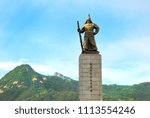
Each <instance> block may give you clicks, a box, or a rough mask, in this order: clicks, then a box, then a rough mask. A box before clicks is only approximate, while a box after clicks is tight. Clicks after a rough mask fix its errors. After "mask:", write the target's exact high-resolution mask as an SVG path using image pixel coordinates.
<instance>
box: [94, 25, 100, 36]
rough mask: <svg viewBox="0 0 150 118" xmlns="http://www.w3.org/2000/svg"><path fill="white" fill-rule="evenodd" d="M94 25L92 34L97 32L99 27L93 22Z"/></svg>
mask: <svg viewBox="0 0 150 118" xmlns="http://www.w3.org/2000/svg"><path fill="white" fill-rule="evenodd" d="M93 25H94V29H95V32H94V34H97V33H98V32H99V29H100V28H99V27H98V25H96V24H93Z"/></svg>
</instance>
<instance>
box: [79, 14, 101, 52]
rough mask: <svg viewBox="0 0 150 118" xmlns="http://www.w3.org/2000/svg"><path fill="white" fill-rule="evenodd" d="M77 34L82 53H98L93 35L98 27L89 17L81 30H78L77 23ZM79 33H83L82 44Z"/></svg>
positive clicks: (97, 30)
mask: <svg viewBox="0 0 150 118" xmlns="http://www.w3.org/2000/svg"><path fill="white" fill-rule="evenodd" d="M78 32H79V36H80V42H81V47H82V53H90V52H98V51H97V46H96V42H95V38H94V35H96V34H97V33H98V32H99V27H98V26H97V25H96V24H94V23H93V22H92V20H91V18H90V15H89V16H88V18H87V20H86V22H85V24H84V26H83V27H82V29H80V27H79V22H78ZM81 33H84V42H83V44H82V39H81Z"/></svg>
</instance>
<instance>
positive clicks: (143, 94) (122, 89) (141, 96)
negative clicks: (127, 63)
mask: <svg viewBox="0 0 150 118" xmlns="http://www.w3.org/2000/svg"><path fill="white" fill-rule="evenodd" d="M103 99H104V100H107V101H109V100H110V101H112V100H113V101H119V100H124V101H150V82H144V83H140V84H135V85H132V86H121V85H115V84H114V85H103Z"/></svg>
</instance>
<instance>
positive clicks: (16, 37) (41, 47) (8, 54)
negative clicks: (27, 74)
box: [0, 0, 150, 85]
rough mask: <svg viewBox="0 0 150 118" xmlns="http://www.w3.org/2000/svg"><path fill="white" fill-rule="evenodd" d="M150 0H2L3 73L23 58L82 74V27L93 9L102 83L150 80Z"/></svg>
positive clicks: (43, 69) (38, 66)
mask: <svg viewBox="0 0 150 118" xmlns="http://www.w3.org/2000/svg"><path fill="white" fill-rule="evenodd" d="M149 5H150V1H149V0H88V1H87V0H13V1H12V0H0V78H1V77H3V76H4V75H5V74H6V73H8V72H9V71H10V70H12V69H14V68H15V67H16V66H18V65H21V64H29V65H30V66H31V67H32V68H33V69H34V70H36V71H37V72H39V73H41V74H45V75H53V74H54V73H55V72H59V73H62V74H63V75H66V76H68V77H71V78H72V79H75V80H79V75H78V66H79V63H78V61H79V55H80V54H81V47H80V42H79V36H78V32H77V23H76V22H77V20H79V21H80V27H82V26H83V25H84V23H85V21H86V19H87V17H88V14H90V16H91V18H92V21H93V22H94V23H96V24H97V25H98V26H100V32H99V33H98V34H97V35H96V36H95V39H96V44H97V47H98V50H99V51H100V54H101V55H102V81H103V84H119V85H133V84H139V83H141V82H149V81H150V7H149ZM82 37H83V35H82Z"/></svg>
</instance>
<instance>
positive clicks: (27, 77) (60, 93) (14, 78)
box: [0, 64, 150, 101]
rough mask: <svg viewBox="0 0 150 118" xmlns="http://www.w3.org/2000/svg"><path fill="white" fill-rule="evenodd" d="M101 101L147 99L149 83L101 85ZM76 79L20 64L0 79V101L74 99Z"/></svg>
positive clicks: (76, 87)
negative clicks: (43, 72) (38, 70)
mask: <svg viewBox="0 0 150 118" xmlns="http://www.w3.org/2000/svg"><path fill="white" fill-rule="evenodd" d="M102 88H103V100H104V101H106V100H111V101H114V100H115V101H118V100H127V101H129V100H133V101H135V100H138V101H142V100H148V101H150V82H145V83H141V84H137V85H132V86H122V85H103V87H102ZM78 89H79V82H78V81H75V80H72V79H70V78H69V79H62V78H60V77H59V76H45V75H42V74H39V73H37V72H36V71H34V70H33V69H32V68H31V67H30V66H29V65H25V64H24V65H21V66H18V67H16V68H15V69H13V70H12V71H10V72H9V73H8V74H6V75H5V76H4V77H3V78H1V79H0V100H12V101H16V100H18V101H22V100H23V101H27V100H28V101H30V100H32V101H39V100H40V101H58V100H59V101H70V100H71V101H76V100H79V96H78Z"/></svg>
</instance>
